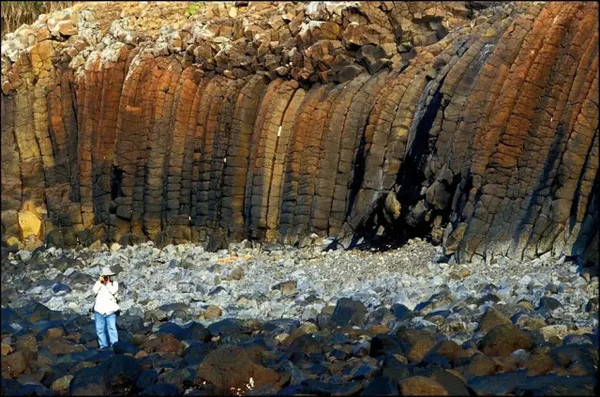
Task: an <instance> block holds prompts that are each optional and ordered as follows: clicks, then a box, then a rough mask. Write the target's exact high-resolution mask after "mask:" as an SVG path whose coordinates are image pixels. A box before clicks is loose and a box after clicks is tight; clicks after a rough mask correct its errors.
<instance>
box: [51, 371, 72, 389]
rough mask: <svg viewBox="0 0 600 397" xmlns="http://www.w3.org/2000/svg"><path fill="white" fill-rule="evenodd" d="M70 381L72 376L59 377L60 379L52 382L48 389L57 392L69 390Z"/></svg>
mask: <svg viewBox="0 0 600 397" xmlns="http://www.w3.org/2000/svg"><path fill="white" fill-rule="evenodd" d="M71 379H73V375H70V374H69V375H65V376H61V377H60V378H58V379H56V380H55V381H53V382H52V384H51V385H50V389H52V390H54V391H57V392H64V391H67V390H69V384H70V383H71Z"/></svg>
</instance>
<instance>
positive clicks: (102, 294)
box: [93, 281, 119, 314]
mask: <svg viewBox="0 0 600 397" xmlns="http://www.w3.org/2000/svg"><path fill="white" fill-rule="evenodd" d="M93 289H94V293H95V294H96V304H95V305H94V311H97V312H98V313H100V314H113V313H114V312H116V311H117V310H119V305H118V304H117V299H116V298H115V295H116V293H117V290H118V289H119V283H117V282H116V281H113V282H112V283H108V284H106V285H104V284H102V283H101V282H100V281H96V284H94V288H93Z"/></svg>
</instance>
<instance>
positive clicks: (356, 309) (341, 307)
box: [331, 298, 367, 326]
mask: <svg viewBox="0 0 600 397" xmlns="http://www.w3.org/2000/svg"><path fill="white" fill-rule="evenodd" d="M366 314H367V308H366V307H365V305H364V304H363V303H362V302H360V301H355V300H352V299H348V298H341V299H340V300H338V302H337V305H336V306H335V309H334V311H333V314H332V315H331V321H332V322H333V323H334V324H336V325H339V326H345V325H358V326H361V325H363V324H364V323H365V315H366Z"/></svg>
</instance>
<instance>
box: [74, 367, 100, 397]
mask: <svg viewBox="0 0 600 397" xmlns="http://www.w3.org/2000/svg"><path fill="white" fill-rule="evenodd" d="M106 393H107V389H106V385H105V380H104V371H103V367H101V366H95V367H88V368H82V369H80V370H79V371H77V372H76V373H75V374H74V376H73V379H71V383H70V384H69V394H71V395H78V396H82V395H88V396H99V395H104V394H106Z"/></svg>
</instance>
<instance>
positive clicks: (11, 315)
mask: <svg viewBox="0 0 600 397" xmlns="http://www.w3.org/2000/svg"><path fill="white" fill-rule="evenodd" d="M1 315H2V323H3V324H4V323H12V322H19V321H21V317H19V315H18V314H17V312H15V311H14V310H13V309H11V308H10V307H2V312H1Z"/></svg>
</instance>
